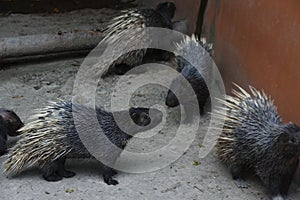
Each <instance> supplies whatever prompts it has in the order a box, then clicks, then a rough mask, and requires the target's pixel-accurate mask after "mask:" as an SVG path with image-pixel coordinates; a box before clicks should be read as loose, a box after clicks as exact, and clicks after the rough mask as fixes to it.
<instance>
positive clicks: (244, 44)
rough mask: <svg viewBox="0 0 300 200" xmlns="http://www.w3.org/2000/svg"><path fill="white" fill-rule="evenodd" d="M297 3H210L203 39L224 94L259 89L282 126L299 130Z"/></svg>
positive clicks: (241, 0)
mask: <svg viewBox="0 0 300 200" xmlns="http://www.w3.org/2000/svg"><path fill="white" fill-rule="evenodd" d="M299 8H300V1H298V0H289V1H282V0H272V1H270V0H209V1H208V5H207V8H206V13H205V20H204V26H203V34H204V35H206V36H207V37H208V39H209V41H211V42H214V47H215V55H214V59H215V62H216V64H217V66H218V67H219V69H220V71H221V74H222V75H223V78H224V80H225V84H226V85H225V86H226V89H227V91H230V90H231V87H232V84H231V82H232V81H234V82H236V83H238V84H241V85H243V86H246V85H248V84H251V85H253V86H255V87H257V88H258V89H261V88H263V89H264V90H265V91H266V92H267V93H268V94H270V95H271V96H272V97H273V99H274V100H275V103H276V105H277V106H278V110H279V112H280V114H281V115H282V117H283V119H284V120H285V121H294V122H295V123H298V124H299V125H300V82H299V81H298V80H299V77H300V69H299V64H300V38H299V37H300V12H299Z"/></svg>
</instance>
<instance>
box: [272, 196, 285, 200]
mask: <svg viewBox="0 0 300 200" xmlns="http://www.w3.org/2000/svg"><path fill="white" fill-rule="evenodd" d="M272 200H285V198H283V197H282V196H281V195H277V196H273V197H272Z"/></svg>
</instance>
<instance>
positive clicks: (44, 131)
mask: <svg viewBox="0 0 300 200" xmlns="http://www.w3.org/2000/svg"><path fill="white" fill-rule="evenodd" d="M95 112H96V116H97V120H98V123H99V125H100V127H101V129H102V130H98V129H97V130H96V131H97V132H96V136H95V135H92V134H94V129H93V127H94V126H95V124H88V123H90V121H92V120H93V118H94V117H95V115H93V113H95ZM114 114H118V115H119V116H120V117H121V119H126V117H127V116H129V115H130V117H131V120H128V121H126V120H125V121H124V122H123V123H125V124H126V127H127V128H128V130H129V129H130V134H135V133H137V132H141V131H145V130H149V129H151V128H153V125H154V124H155V126H156V125H157V124H158V123H160V121H161V119H162V113H161V112H160V111H158V110H155V109H151V114H154V115H153V116H154V119H150V116H149V109H147V108H130V109H129V110H124V111H118V112H114ZM75 115H79V116H80V119H79V120H82V118H81V117H84V121H80V123H79V124H78V122H77V124H76V126H75V123H74V122H75V121H74V117H76V116H75ZM151 116H152V115H151ZM31 119H32V121H31V122H30V123H28V124H26V125H25V126H24V127H23V128H22V129H20V131H21V132H22V133H23V134H22V138H21V139H20V140H19V141H18V143H17V144H16V145H15V146H14V147H13V148H12V149H11V150H10V152H9V155H8V159H7V160H6V161H5V164H4V168H5V172H6V173H8V174H18V173H20V172H21V171H22V170H24V169H25V168H27V167H31V166H38V167H40V168H41V169H42V173H43V178H44V179H45V180H47V181H59V180H61V179H62V178H63V177H65V178H69V177H73V176H74V175H75V173H74V172H70V171H67V170H65V167H64V163H65V160H66V158H68V157H71V158H92V155H91V154H90V153H89V152H88V150H87V149H86V148H85V146H84V145H83V143H82V142H81V140H80V138H79V135H78V132H77V130H78V128H79V127H83V129H84V130H85V133H84V134H86V135H87V137H93V141H94V140H95V141H96V138H95V137H98V136H99V135H100V134H103V136H104V137H105V138H107V139H108V140H109V141H110V142H109V141H108V142H107V141H100V142H99V141H98V142H97V143H96V144H94V143H93V144H92V145H97V148H100V149H101V152H97V153H99V154H101V155H102V157H103V158H104V159H106V160H108V161H109V163H110V164H111V165H113V164H114V162H115V161H116V159H117V158H118V157H119V155H120V154H121V152H122V150H123V149H124V148H125V146H126V144H127V142H128V140H129V139H131V138H132V135H129V134H127V133H125V132H123V131H122V130H121V129H120V128H119V126H118V125H117V124H116V121H115V118H114V116H113V114H112V113H111V112H106V111H104V110H102V109H100V108H96V111H95V110H94V109H93V108H89V107H86V106H83V105H78V104H72V103H71V102H63V101H61V102H57V103H55V102H53V103H51V104H50V105H49V106H47V107H45V108H43V109H40V110H37V113H36V115H33V116H32V117H31ZM92 123H93V122H92ZM150 123H151V124H150ZM101 136H102V135H101ZM101 139H102V138H101ZM112 147H118V148H116V149H113V148H112ZM111 165H110V166H111ZM110 166H104V168H103V170H104V171H103V179H104V181H105V182H106V183H107V184H109V185H116V184H118V182H117V181H116V180H114V179H113V178H112V176H113V175H115V174H116V172H115V171H114V170H113V169H112V168H111V167H110Z"/></svg>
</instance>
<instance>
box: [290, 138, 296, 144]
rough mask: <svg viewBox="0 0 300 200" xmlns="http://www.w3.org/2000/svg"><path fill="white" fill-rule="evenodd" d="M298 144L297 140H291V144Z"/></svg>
mask: <svg viewBox="0 0 300 200" xmlns="http://www.w3.org/2000/svg"><path fill="white" fill-rule="evenodd" d="M296 143H297V140H296V138H291V139H289V144H296Z"/></svg>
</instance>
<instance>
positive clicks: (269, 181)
mask: <svg viewBox="0 0 300 200" xmlns="http://www.w3.org/2000/svg"><path fill="white" fill-rule="evenodd" d="M236 87H237V88H238V90H233V94H234V95H235V96H227V98H226V100H225V101H222V100H221V102H222V103H223V104H224V105H225V108H224V109H225V111H227V115H226V114H224V113H225V112H220V114H219V115H220V117H222V118H223V119H225V125H224V127H223V130H222V133H221V136H220V138H219V139H218V142H217V145H216V151H217V154H218V156H219V158H220V159H221V161H223V162H224V163H225V164H227V165H228V166H229V170H230V172H231V174H232V177H233V179H234V180H236V183H237V185H238V187H247V184H246V183H245V182H244V175H245V172H251V171H252V172H254V173H255V174H256V175H257V176H258V177H259V178H260V179H261V181H262V182H263V184H264V185H265V186H266V187H267V188H268V189H269V191H270V193H271V195H272V199H273V200H279V199H284V198H285V196H286V195H287V193H288V189H289V186H290V184H291V181H292V178H293V175H294V173H295V171H296V168H297V166H298V162H299V155H300V127H299V126H297V125H295V124H293V123H291V122H290V123H288V124H283V123H282V121H281V117H280V116H279V114H278V112H277V108H276V106H275V105H274V103H273V100H271V98H270V97H269V96H267V95H266V94H265V93H264V92H263V91H258V90H257V89H255V88H253V87H251V86H250V87H249V88H250V91H251V93H250V94H249V93H247V92H246V91H245V90H244V89H242V88H241V87H240V86H238V85H236Z"/></svg>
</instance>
